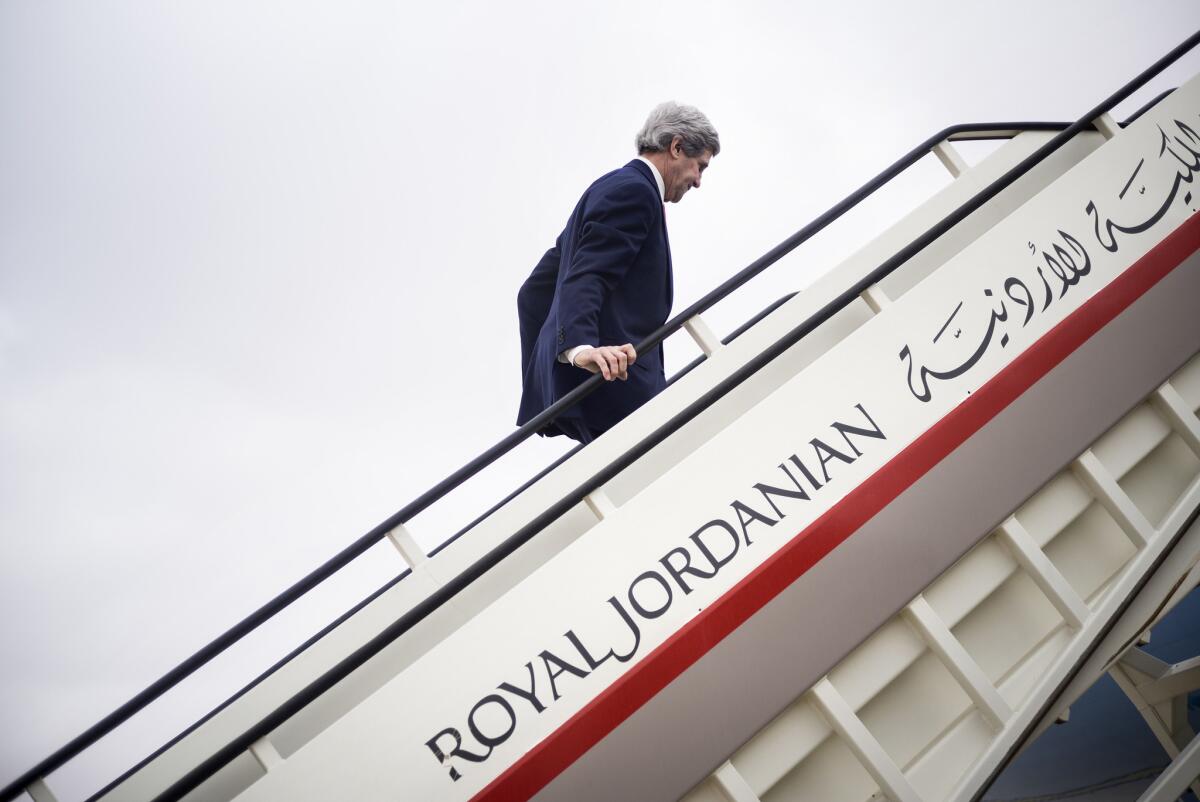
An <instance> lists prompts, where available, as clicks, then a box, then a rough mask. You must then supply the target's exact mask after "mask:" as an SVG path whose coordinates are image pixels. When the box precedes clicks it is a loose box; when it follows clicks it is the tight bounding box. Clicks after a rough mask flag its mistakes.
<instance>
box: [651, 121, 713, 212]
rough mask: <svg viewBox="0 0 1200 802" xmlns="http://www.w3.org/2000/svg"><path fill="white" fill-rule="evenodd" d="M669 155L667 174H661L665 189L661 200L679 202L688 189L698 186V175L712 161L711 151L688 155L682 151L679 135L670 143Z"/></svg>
mask: <svg viewBox="0 0 1200 802" xmlns="http://www.w3.org/2000/svg"><path fill="white" fill-rule="evenodd" d="M668 156H670V159H669V161H668V162H667V165H668V166H667V174H666V175H664V176H663V183H664V184H665V185H666V186H665V189H666V191H665V192H664V193H663V194H664V197H663V200H664V201H665V202H667V203H679V201H680V200H682V199H683V196H684V195H685V194H686V193H687V191H688V190H689V189H692V188H693V187H696V188H699V186H700V176H701V175H702V174H703V173H704V171H705V169H707V168H708V163H709V162H710V161H712V151H711V150H706V151H704V152H703V153H701V154H700V155H699V156H689V155H687V154H686V153H684V152H683V145H682V143H681V142H680V139H679V137H676V138H675V141H674V142H672V143H671V147H670V148H669V150H668Z"/></svg>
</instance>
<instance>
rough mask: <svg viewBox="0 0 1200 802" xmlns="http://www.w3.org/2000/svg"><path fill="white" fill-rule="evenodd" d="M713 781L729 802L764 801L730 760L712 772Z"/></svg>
mask: <svg viewBox="0 0 1200 802" xmlns="http://www.w3.org/2000/svg"><path fill="white" fill-rule="evenodd" d="M712 781H713V783H714V784H715V785H716V786H717V788H718V789H719V790H720V791H721V793H722V794H724V795H725V798H726V799H728V800H729V802H762V800H760V799H759V798H758V794H756V793H754V789H753V788H751V787H750V783H748V782H746V778H745V777H743V776H742V775H741V772H739V771H738V770H737V769H736V768H734V767H733V764H732V763H730V762H729V761H728V760H726V761H725V762H724V763H722V764H721V767H720V768H719V769H717V770H716V771H714V772H713V773H712Z"/></svg>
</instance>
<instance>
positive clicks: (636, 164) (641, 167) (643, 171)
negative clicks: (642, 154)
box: [625, 159, 663, 201]
mask: <svg viewBox="0 0 1200 802" xmlns="http://www.w3.org/2000/svg"><path fill="white" fill-rule="evenodd" d="M630 167H632V168H633V169H635V170H637V172H638V175H640V176H641V177H642V178H644V179H646V183H648V184H649V185H650V186H651V187H653V188H654V194H655V195H658V199H659V200H660V201H661V200H662V199H663V197H662V194H661V193H659V191H658V182H657V181H655V180H654V174H653V173H652V172H650V166H649V165H648V164H646V163H645V162H644V161H642V160H641V159H634V160H633V161H631V162H629V164H627V165H625V168H626V169H629V168H630Z"/></svg>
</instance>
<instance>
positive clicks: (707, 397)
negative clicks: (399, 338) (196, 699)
mask: <svg viewBox="0 0 1200 802" xmlns="http://www.w3.org/2000/svg"><path fill="white" fill-rule="evenodd" d="M1196 44H1200V31H1198V32H1197V33H1194V34H1192V36H1190V37H1188V39H1186V40H1185V41H1184V42H1182V43H1181V44H1180V45H1178V46H1177V47H1175V48H1174V49H1173V50H1172V51H1171V52H1170V53H1168V54H1167V55H1165V56H1163V57H1162V58H1161V59H1159V60H1158V61H1156V62H1155V63H1154V64H1153V65H1151V66H1150V67H1149V68H1147V69H1146V70H1144V71H1143V72H1142V73H1141V74H1139V75H1138V76H1137V77H1136V78H1134V79H1133V80H1132V81H1130V82H1129V83H1127V84H1125V86H1123V87H1122V88H1121V89H1119V90H1117V92H1115V93H1114V94H1112V95H1110V96H1109V97H1108V98H1107V99H1106V100H1104V101H1103V102H1102V103H1100V104H1099V105H1098V106H1096V107H1095V108H1093V109H1092V110H1091V111H1089V112H1088V113H1087V114H1085V115H1084V116H1083V117H1081V118H1080V119H1078V120H1077V121H1075V122H1074V123H1072V124H1071V125H1070V126H1068V127H1067V128H1066V129H1065V130H1063V131H1062V132H1061V133H1059V134H1058V135H1057V136H1055V137H1054V138H1053V139H1051V140H1050V141H1049V142H1047V143H1046V144H1045V145H1043V146H1042V147H1040V148H1038V149H1037V150H1036V151H1034V152H1033V153H1032V154H1030V155H1029V156H1027V157H1026V158H1024V159H1023V160H1021V162H1020V163H1018V164H1017V165H1016V166H1014V167H1012V168H1011V169H1010V170H1008V172H1006V173H1005V174H1004V175H1002V176H1001V177H1000V178H998V179H996V180H995V181H993V182H992V183H991V184H989V185H988V186H987V187H985V188H984V189H982V190H981V191H980V192H978V193H977V194H976V195H975V196H973V197H972V198H971V199H970V200H968V201H967V202H965V203H963V204H962V205H961V206H959V207H958V208H957V209H955V210H954V212H952V213H951V214H950V215H948V216H947V217H945V218H944V219H943V220H942V221H941V222H940V223H938V224H936V225H935V226H933V227H931V228H930V229H928V230H927V231H926V232H925V233H924V234H922V235H921V236H919V237H918V238H917V239H915V240H914V241H912V242H911V243H909V244H908V245H907V246H905V247H904V248H902V249H901V250H900V251H899V252H898V253H896V254H895V255H893V256H892V257H891V258H889V259H887V260H886V261H885V262H884V263H883V264H881V265H880V266H879V267H877V268H875V269H874V270H872V271H871V272H870V273H869V274H867V275H866V276H864V277H863V278H861V279H859V280H858V281H857V282H855V283H854V284H853V285H852V286H851V287H850V288H848V289H846V290H844V291H843V292H842V293H841V294H840V295H838V296H837V298H835V299H834V300H833V301H831V302H830V303H828V304H826V305H825V306H823V307H822V308H821V309H820V310H819V311H818V312H817V313H815V314H814V315H812V316H810V317H809V318H808V319H807V320H805V321H804V322H803V323H801V324H800V325H798V326H796V327H795V328H793V329H792V330H791V331H790V332H788V333H787V334H786V335H784V336H783V337H782V338H780V339H778V340H776V341H775V343H773V344H772V345H771V346H769V347H768V348H766V349H765V350H763V351H761V352H760V353H759V354H757V355H756V356H755V357H754V358H753V359H751V360H750V361H749V362H747V363H746V364H744V365H742V366H741V367H740V368H738V369H737V370H736V371H734V372H733V373H732V374H731V375H729V376H728V377H726V378H725V379H723V380H722V381H720V382H719V383H718V384H716V385H715V386H714V387H712V388H711V389H710V390H708V391H707V392H705V393H704V394H703V395H702V396H700V397H699V398H698V399H696V400H695V401H693V402H692V403H690V404H688V406H687V407H685V408H684V409H683V410H681V411H680V412H678V413H676V414H675V415H674V416H672V418H671V419H670V420H668V421H667V422H666V423H664V424H663V425H661V426H659V427H658V428H657V429H655V430H654V431H653V432H651V433H650V434H648V435H647V436H646V437H644V438H642V440H640V441H639V442H638V443H637V444H636V445H635V446H633V447H632V448H631V449H629V450H628V451H626V452H625V453H624V454H622V455H621V456H620V457H618V458H617V459H615V460H614V461H613V462H611V463H609V464H608V465H607V466H605V467H604V468H603V469H601V470H600V471H598V472H597V473H595V474H594V475H593V476H592V477H591V478H589V479H588V480H586V481H585V482H584V483H583V484H581V485H579V486H578V487H576V488H575V490H573V491H571V492H570V493H568V494H567V495H566V496H564V497H563V498H561V499H560V500H559V501H557V502H555V503H554V504H553V505H552V506H551V507H549V508H548V509H546V510H544V511H543V512H542V513H541V514H540V515H538V516H537V517H536V518H534V520H532V521H530V522H529V523H528V524H526V525H525V526H523V527H521V529H519V530H518V531H517V532H515V533H514V534H512V535H510V536H509V537H508V538H506V539H505V540H504V541H503V542H501V543H500V544H498V545H497V546H496V547H494V548H493V549H492V550H491V551H489V552H488V553H487V554H486V555H484V556H483V557H482V558H480V559H479V560H476V561H475V562H474V563H472V564H471V566H469V567H468V568H467V569H466V570H464V571H463V572H462V573H460V574H458V575H457V576H456V577H455V578H454V579H452V580H451V581H450V582H448V583H446V584H445V585H443V586H442V587H441V588H439V589H438V590H437V591H436V592H434V593H433V594H431V595H430V596H429V597H427V598H426V599H424V600H423V601H421V602H420V603H418V604H417V605H416V606H414V607H413V608H412V609H411V610H409V611H408V612H407V613H405V614H404V615H403V616H401V617H400V618H399V619H397V620H396V621H395V622H393V623H392V624H391V625H389V626H388V627H386V628H385V629H384V630H383V631H381V632H380V633H379V634H378V635H376V636H375V637H373V638H372V639H371V640H370V641H368V642H367V643H365V644H363V645H362V646H360V647H359V648H358V649H356V650H355V651H354V652H353V653H351V654H350V655H348V656H347V657H345V658H344V659H342V660H341V661H340V662H338V664H337V665H335V666H334V667H333V668H331V669H329V670H328V671H326V672H325V673H324V674H322V675H321V676H320V677H318V678H317V679H316V680H314V681H313V682H311V683H309V684H308V685H307V686H306V687H305V688H304V689H303V690H301V691H300V692H298V693H296V694H295V695H293V696H292V697H291V698H290V699H289V700H288V701H287V702H285V703H284V704H282V705H281V706H280V707H278V708H277V709H276V710H274V711H273V712H272V713H270V714H269V715H267V716H266V717H265V718H263V719H262V720H260V721H259V723H258V724H256V725H255V726H253V727H251V728H250V729H248V730H247V731H246V732H244V733H243V734H242V735H241V736H239V737H238V738H236V739H234V740H233V741H231V742H230V743H229V744H227V745H226V746H225V747H223V748H222V749H220V750H219V751H218V752H216V753H215V754H214V755H212V756H210V757H209V758H208V759H206V760H205V761H203V762H202V763H201V764H200V765H198V766H196V767H195V768H193V769H192V770H191V771H189V772H188V773H187V774H186V775H184V776H183V777H182V778H180V779H179V780H178V781H177V782H175V783H174V784H173V785H171V786H170V787H169V788H168V789H167V790H166V791H164V792H163V793H162V794H160V795H159V796H157V797H155V802H163V801H164V800H176V799H179V798H180V797H182V796H183V795H184V794H186V793H188V792H189V791H191V790H193V789H195V788H196V787H197V786H198V785H199V784H200V783H202V782H203V781H204V780H205V779H207V778H208V777H210V776H211V775H212V774H213V773H215V772H216V771H218V770H219V769H220V768H222V767H223V766H225V765H226V764H227V763H229V762H230V761H231V760H233V759H234V758H235V757H237V756H238V755H239V754H241V753H242V752H244V751H245V750H246V749H248V748H249V746H250V745H251V744H252V743H254V742H255V741H256V740H258V739H259V738H262V737H264V736H266V735H267V734H269V733H270V732H271V731H272V730H274V729H275V728H276V727H278V726H280V725H281V724H283V723H284V722H286V721H287V720H288V719H289V718H291V717H292V716H293V715H295V714H296V713H298V712H299V711H300V710H302V709H303V708H304V707H306V706H307V705H309V704H310V703H311V702H312V701H313V700H315V699H316V698H318V697H319V696H321V695H322V694H323V693H324V692H325V691H327V690H329V689H330V688H332V687H333V686H334V685H336V684H337V683H338V682H340V681H341V680H343V679H345V678H346V677H347V676H349V675H350V674H351V673H352V672H353V671H354V670H355V669H357V668H358V667H359V666H361V665H362V664H363V663H364V662H366V661H367V660H369V659H370V658H371V657H373V656H374V655H375V654H378V653H379V651H381V650H382V649H383V648H385V647H386V646H387V645H388V644H389V643H391V642H392V641H394V640H395V639H396V638H398V637H400V636H401V635H403V634H404V633H405V632H407V631H408V630H409V629H411V628H412V627H413V626H415V625H416V624H417V623H419V622H420V621H422V620H423V619H425V618H426V617H428V616H429V615H430V614H431V613H433V612H434V611H435V610H437V609H438V608H439V607H441V606H442V605H443V604H445V603H446V602H447V601H449V600H450V599H451V598H453V597H454V596H455V595H457V594H458V593H459V592H460V591H461V590H463V589H464V588H466V587H467V586H469V585H470V584H471V583H472V582H474V581H475V580H476V579H478V578H479V577H481V576H483V574H485V573H486V572H487V571H489V570H490V569H491V568H492V567H494V566H495V565H496V564H498V563H499V562H500V561H501V560H503V559H504V558H505V557H507V556H508V555H510V554H512V552H513V551H515V550H516V549H517V548H519V547H520V546H522V545H523V544H524V543H526V542H528V541H529V540H530V539H531V538H533V537H534V536H535V535H536V534H537V533H538V532H539V531H541V530H542V529H543V528H544V527H545V526H547V525H549V524H550V523H552V522H553V521H554V520H556V519H557V518H558V517H559V516H561V515H562V514H563V513H565V512H566V511H567V510H569V509H571V508H572V507H574V506H575V505H576V504H578V503H579V502H580V501H581V500H582V499H583V498H584V496H586V495H587V494H588V493H590V492H592V491H593V490H595V489H596V488H598V487H600V486H601V485H603V484H604V483H605V482H607V481H609V480H610V479H612V478H613V477H615V476H616V475H617V474H619V473H620V472H621V471H623V470H624V469H625V468H627V467H628V466H629V465H631V464H633V463H634V462H636V461H637V460H638V459H640V458H641V457H642V456H644V455H645V454H646V453H647V452H649V451H650V450H651V449H653V448H654V447H655V446H657V445H658V444H659V443H661V442H662V441H663V440H665V439H666V438H667V437H669V436H670V435H671V434H673V433H674V432H675V431H677V430H678V429H679V428H681V427H682V426H683V425H685V424H686V423H688V422H689V421H691V420H692V419H693V418H695V417H696V416H697V415H699V414H700V413H701V412H703V411H704V410H705V409H707V408H708V407H709V406H711V405H712V403H713V402H715V401H716V400H717V399H719V398H721V397H722V396H724V395H725V394H726V393H728V392H729V391H730V390H732V389H734V388H735V387H737V386H738V385H740V384H741V383H742V382H743V381H745V380H746V379H747V378H749V377H750V376H752V375H753V374H754V373H756V372H758V371H759V370H760V369H762V367H764V366H765V365H767V364H768V363H770V362H771V361H773V360H774V359H775V358H777V357H778V356H779V355H781V354H782V353H784V352H785V351H786V350H787V349H788V348H791V347H792V346H793V345H795V344H796V343H797V342H799V341H800V340H801V339H802V338H804V337H805V336H807V335H808V334H810V333H811V332H812V331H813V330H814V329H816V328H817V327H818V326H820V325H821V324H822V323H824V322H825V321H827V320H829V318H831V317H832V316H833V315H834V314H836V313H837V312H838V311H840V310H841V309H843V308H845V307H846V306H847V305H848V304H850V303H851V302H852V301H854V300H855V299H856V298H858V296H859V295H860V294H861V293H862V292H863V291H864V290H866V289H867V288H868V287H870V286H871V285H873V284H875V283H876V282H878V281H879V280H880V279H882V278H884V277H885V276H887V275H888V274H890V273H891V272H892V271H894V270H895V269H896V268H898V267H900V266H901V265H903V264H904V263H906V262H907V261H908V260H909V259H911V258H912V257H913V256H915V255H916V254H918V253H920V252H921V251H922V250H924V249H925V248H926V247H927V246H928V245H930V244H931V243H933V242H934V241H936V240H937V239H938V238H939V237H941V236H942V235H943V234H945V233H946V232H947V231H949V230H950V229H951V228H953V227H954V226H956V225H958V224H959V223H961V222H962V221H963V220H965V219H966V218H967V217H968V216H970V215H971V214H972V213H973V212H975V211H976V210H978V209H979V208H980V207H982V206H983V205H984V204H985V203H987V202H988V201H989V200H991V199H992V198H994V197H995V196H996V195H998V194H999V193H1000V192H1002V191H1004V190H1005V189H1006V188H1008V187H1009V186H1010V185H1011V184H1012V183H1013V182H1015V181H1016V180H1017V179H1019V178H1020V177H1021V176H1023V175H1024V174H1025V173H1027V172H1028V171H1029V170H1030V169H1032V168H1033V167H1034V166H1036V165H1037V164H1039V163H1040V162H1042V161H1043V160H1044V159H1045V158H1046V157H1048V156H1049V155H1050V154H1052V153H1054V152H1055V151H1057V150H1058V149H1059V148H1061V147H1062V146H1063V145H1065V144H1066V143H1067V142H1069V141H1070V140H1071V139H1073V138H1074V137H1075V136H1076V135H1077V134H1079V133H1080V132H1082V131H1083V130H1085V129H1087V128H1089V127H1091V126H1092V125H1093V124H1094V121H1095V120H1096V119H1097V118H1098V117H1100V115H1102V114H1105V113H1107V112H1108V111H1109V110H1110V109H1112V108H1113V107H1114V106H1116V105H1117V104H1118V103H1120V102H1121V101H1122V100H1125V99H1126V98H1127V97H1129V95H1131V94H1132V93H1133V92H1135V91H1136V90H1137V89H1139V88H1140V87H1141V86H1142V85H1143V84H1145V83H1146V82H1147V81H1149V80H1150V79H1151V78H1153V77H1154V76H1155V75H1157V74H1158V73H1160V72H1161V71H1162V70H1163V69H1165V68H1166V67H1167V66H1169V65H1170V64H1171V63H1173V62H1174V61H1176V60H1177V59H1178V58H1179V57H1180V56H1182V55H1183V54H1184V53H1186V52H1187V51H1189V50H1191V49H1192V48H1193V47H1195V46H1196ZM938 141H940V140H938ZM930 147H932V145H931V146H930ZM842 205H843V204H839V207H840V206H842ZM837 208H838V207H835V209H837ZM843 211H844V209H843ZM827 214H829V213H827ZM839 214H840V212H839ZM823 217H824V216H823ZM823 217H822V218H819V219H818V221H820V220H821V219H823ZM815 225H816V223H813V224H810V225H809V226H806V227H805V228H804V229H801V232H800V234H804V233H805V232H809V230H810V229H813V230H812V231H811V232H810V233H808V236H811V234H812V233H815V231H816V230H817V229H814V228H813V227H814V226H815ZM799 236H800V235H799V234H797V235H793V237H791V238H789V240H788V242H792V241H793V240H797V241H796V242H795V244H794V245H793V246H792V247H795V245H798V244H799V243H800V242H802V241H803V239H804V238H807V237H804V238H800V239H798V237H799ZM781 247H782V246H781ZM777 251H779V248H776V249H774V250H773V251H772V252H771V253H770V254H768V255H767V256H768V257H769V256H771V255H772V254H775V253H776V252H777ZM782 255H783V254H782V253H780V254H779V255H778V256H775V259H778V258H779V256H782ZM766 258H767V257H763V259H760V260H759V261H758V262H755V263H754V264H752V265H751V266H750V268H747V269H746V270H744V271H743V273H747V272H748V271H750V270H751V269H752V268H755V267H756V266H757V265H758V264H759V263H760V262H763V261H764V260H765V259H766ZM772 261H773V260H772ZM767 264H770V262H767ZM763 267H765V265H764V266H763ZM763 267H758V268H757V271H756V272H761V270H762V269H763ZM755 274H756V273H755ZM739 275H742V274H739ZM752 275H753V274H752ZM729 285H730V282H726V283H725V284H723V285H722V287H726V286H729ZM731 288H732V287H731ZM712 295H713V293H710V294H709V296H705V298H704V299H701V301H700V302H697V303H696V304H693V306H692V307H689V310H692V309H693V308H696V307H698V306H699V305H700V304H701V303H702V302H704V301H705V300H706V299H708V298H709V297H710V296H712ZM710 303H711V302H710ZM705 308H706V307H705ZM697 311H699V310H697ZM697 311H692V312H691V314H696V313H697ZM691 314H688V313H687V312H685V315H686V317H683V316H681V317H683V319H685V320H686V319H687V317H690V316H691ZM665 328H666V327H664V329H665ZM660 331H661V330H660ZM658 334H659V332H656V333H655V334H654V335H651V336H650V337H649V338H647V339H646V341H644V342H642V343H639V344H638V345H637V346H636V349H637V350H638V351H644V350H645V349H646V348H651V347H653V346H654V345H657V343H658V342H661V339H662V337H664V336H666V335H665V334H663V335H661V336H659V337H658V339H655V336H656V335H658ZM596 378H598V377H596V376H593V377H592V379H596ZM589 381H591V380H589ZM585 384H586V383H585ZM580 397H582V396H580ZM539 417H540V416H539ZM536 420H537V419H535V420H534V421H531V423H533V422H536ZM543 423H544V422H543ZM539 425H541V424H539Z"/></svg>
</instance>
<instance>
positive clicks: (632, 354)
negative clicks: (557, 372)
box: [575, 343, 637, 381]
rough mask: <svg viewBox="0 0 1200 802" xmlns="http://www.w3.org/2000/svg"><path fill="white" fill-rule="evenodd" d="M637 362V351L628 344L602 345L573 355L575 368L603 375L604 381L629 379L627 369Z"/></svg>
mask: <svg viewBox="0 0 1200 802" xmlns="http://www.w3.org/2000/svg"><path fill="white" fill-rule="evenodd" d="M636 360H637V351H635V350H634V349H633V346H632V345H630V344H629V343H625V344H624V345H602V346H600V347H599V348H589V349H587V350H586V351H582V352H580V353H579V354H576V355H575V367H578V368H583V369H584V370H587V371H591V372H592V373H602V374H604V379H605V381H612V380H613V379H620V380H622V381H625V380H626V379H628V378H629V368H630V366H631V365H633V363H634V362H635V361H636Z"/></svg>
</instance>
